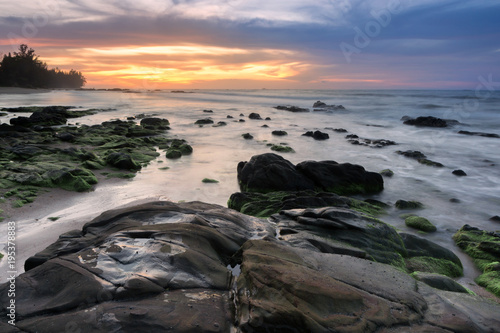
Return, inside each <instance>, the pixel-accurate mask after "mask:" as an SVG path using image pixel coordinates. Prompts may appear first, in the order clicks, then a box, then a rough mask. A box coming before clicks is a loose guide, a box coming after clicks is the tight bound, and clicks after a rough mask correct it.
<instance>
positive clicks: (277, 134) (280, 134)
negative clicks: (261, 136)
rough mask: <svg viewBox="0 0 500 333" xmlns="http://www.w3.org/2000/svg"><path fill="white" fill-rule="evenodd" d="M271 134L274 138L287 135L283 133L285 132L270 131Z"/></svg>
mask: <svg viewBox="0 0 500 333" xmlns="http://www.w3.org/2000/svg"><path fill="white" fill-rule="evenodd" d="M271 134H272V135H276V136H285V135H288V133H287V132H285V131H272V132H271Z"/></svg>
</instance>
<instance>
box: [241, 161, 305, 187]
mask: <svg viewBox="0 0 500 333" xmlns="http://www.w3.org/2000/svg"><path fill="white" fill-rule="evenodd" d="M237 171H238V182H239V184H240V188H241V190H242V191H243V192H272V191H300V190H312V189H314V182H313V181H312V180H310V179H308V178H307V177H305V176H304V175H303V174H302V173H301V172H299V171H297V170H296V169H295V166H294V165H293V164H292V163H290V162H289V161H288V160H285V159H284V158H283V157H281V156H279V155H276V154H273V153H267V154H261V155H255V156H253V157H252V158H251V159H250V161H248V162H240V163H239V164H238V169H237Z"/></svg>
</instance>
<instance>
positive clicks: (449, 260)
mask: <svg viewBox="0 0 500 333" xmlns="http://www.w3.org/2000/svg"><path fill="white" fill-rule="evenodd" d="M399 235H400V237H401V238H402V240H403V243H404V246H405V248H406V251H407V252H408V258H406V268H407V269H408V271H409V272H410V273H411V272H415V271H420V272H429V273H438V274H442V275H446V276H449V277H459V276H462V274H463V266H462V262H461V261H460V259H459V258H458V257H457V256H456V255H455V254H454V253H453V252H452V251H450V250H448V249H446V248H444V247H442V246H440V245H438V244H436V243H433V242H431V241H429V240H427V239H425V238H421V237H418V236H415V235H411V234H407V233H400V234H399Z"/></svg>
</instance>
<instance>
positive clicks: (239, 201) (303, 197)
mask: <svg viewBox="0 0 500 333" xmlns="http://www.w3.org/2000/svg"><path fill="white" fill-rule="evenodd" d="M350 202H351V199H349V198H345V197H340V196H338V195H336V194H334V193H326V192H320V193H317V192H314V191H311V190H309V191H281V192H268V193H255V192H244V193H241V192H238V193H233V194H232V195H231V197H230V198H229V200H228V202H227V206H228V207H229V208H231V209H234V210H237V211H239V212H241V213H243V214H247V215H251V216H256V217H269V216H271V215H273V214H277V213H279V212H280V211H282V210H286V209H295V208H314V207H326V206H335V207H343V208H348V207H350V205H349V204H350Z"/></svg>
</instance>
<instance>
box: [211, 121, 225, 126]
mask: <svg viewBox="0 0 500 333" xmlns="http://www.w3.org/2000/svg"><path fill="white" fill-rule="evenodd" d="M226 125H227V123H226V122H225V121H219V122H217V124H216V125H213V126H212V127H222V126H226Z"/></svg>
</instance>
